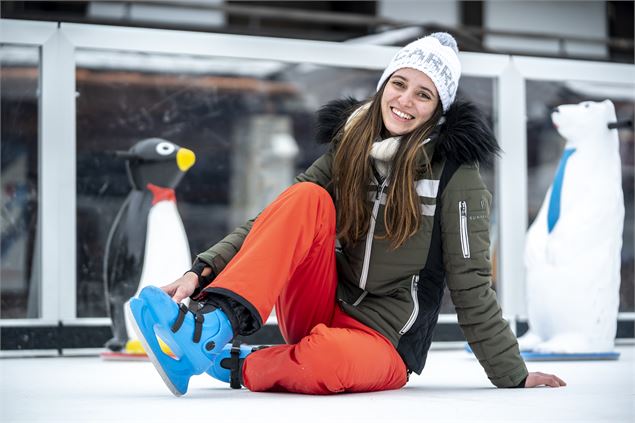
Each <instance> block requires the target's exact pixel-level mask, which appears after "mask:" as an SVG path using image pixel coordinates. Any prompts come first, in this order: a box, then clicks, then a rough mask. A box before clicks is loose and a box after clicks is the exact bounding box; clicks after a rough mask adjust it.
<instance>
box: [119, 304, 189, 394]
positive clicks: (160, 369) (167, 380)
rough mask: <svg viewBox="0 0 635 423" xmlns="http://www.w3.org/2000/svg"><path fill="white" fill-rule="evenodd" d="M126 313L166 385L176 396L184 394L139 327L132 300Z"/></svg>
mask: <svg viewBox="0 0 635 423" xmlns="http://www.w3.org/2000/svg"><path fill="white" fill-rule="evenodd" d="M126 314H127V315H128V317H129V318H130V322H131V323H132V328H133V329H134V331H135V333H136V334H137V338H139V341H140V342H141V345H143V349H144V350H145V351H146V354H148V358H149V359H150V361H151V362H152V365H153V366H154V368H155V369H156V370H157V372H159V375H160V376H161V379H163V383H165V386H167V387H168V389H169V390H170V392H172V394H173V395H174V396H176V397H180V396H182V395H183V394H184V393H185V392H180V391H179V390H178V389H177V388H176V386H174V384H173V383H172V381H171V380H170V378H169V377H168V375H167V373H165V370H163V366H161V363H160V362H159V359H158V358H157V357H156V355H155V354H154V351H152V348H150V344H148V341H146V338H145V336H144V335H143V332H141V329H140V328H139V325H138V324H137V320H136V319H135V317H134V315H133V314H132V309H131V308H130V302H127V303H126Z"/></svg>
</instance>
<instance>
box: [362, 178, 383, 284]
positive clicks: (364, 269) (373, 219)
mask: <svg viewBox="0 0 635 423" xmlns="http://www.w3.org/2000/svg"><path fill="white" fill-rule="evenodd" d="M387 184H388V178H386V179H384V182H382V184H381V186H380V187H379V189H378V190H377V195H376V196H375V203H374V204H373V215H372V216H371V219H370V226H369V227H368V234H367V235H366V251H365V252H364V264H363V266H362V274H361V276H360V277H359V287H360V288H361V289H363V290H366V281H367V280H368V267H369V264H370V251H371V249H372V246H373V237H374V236H375V223H376V221H377V213H378V212H379V205H380V204H381V196H382V194H383V193H384V189H385V188H386V185H387Z"/></svg>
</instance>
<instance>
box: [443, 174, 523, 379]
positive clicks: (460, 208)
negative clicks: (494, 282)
mask: <svg viewBox="0 0 635 423" xmlns="http://www.w3.org/2000/svg"><path fill="white" fill-rule="evenodd" d="M441 202H442V219H441V231H442V232H441V233H442V242H443V262H444V266H445V270H446V278H447V284H448V288H449V289H450V294H451V297H452V302H453V303H454V306H455V308H456V313H457V316H458V322H459V325H460V327H461V330H462V331H463V334H464V335H465V338H466V339H467V342H468V343H469V344H470V347H471V348H472V351H473V352H474V354H475V355H476V357H477V358H478V360H479V362H480V364H481V366H483V369H484V370H485V373H486V374H487V377H488V378H489V379H490V381H491V382H492V383H493V384H494V385H496V386H497V387H499V388H503V387H517V386H519V385H522V382H523V381H524V380H525V378H526V377H527V368H526V366H525V363H524V361H523V359H522V358H521V356H520V352H519V350H518V342H517V340H516V336H515V335H514V334H513V332H512V331H511V329H510V328H509V325H508V323H507V321H505V320H504V319H503V317H502V311H501V308H500V305H499V304H498V301H497V299H496V292H494V290H493V289H492V287H491V262H490V240H489V215H490V208H491V202H492V196H491V194H490V193H489V192H488V190H487V188H486V187H485V184H484V183H483V181H482V180H481V176H480V173H479V170H478V167H477V166H471V165H463V166H461V167H459V169H458V170H457V171H456V173H455V174H454V176H453V177H452V179H451V180H450V182H449V183H448V185H447V187H446V189H445V191H444V192H443V194H442V198H441Z"/></svg>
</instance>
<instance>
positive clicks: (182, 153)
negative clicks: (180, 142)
mask: <svg viewBox="0 0 635 423" xmlns="http://www.w3.org/2000/svg"><path fill="white" fill-rule="evenodd" d="M195 162H196V155H194V152H193V151H192V150H188V149H187V148H180V149H179V151H177V153H176V164H177V166H178V167H179V169H181V172H187V170H188V169H189V168H191V167H192V166H194V163H195Z"/></svg>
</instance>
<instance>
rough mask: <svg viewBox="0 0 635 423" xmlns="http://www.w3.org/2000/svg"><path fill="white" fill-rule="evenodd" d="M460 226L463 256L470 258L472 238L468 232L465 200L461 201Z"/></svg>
mask: <svg viewBox="0 0 635 423" xmlns="http://www.w3.org/2000/svg"><path fill="white" fill-rule="evenodd" d="M459 228H460V232H461V250H462V251H463V258H470V238H469V236H468V232H467V203H466V202H465V201H459Z"/></svg>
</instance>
